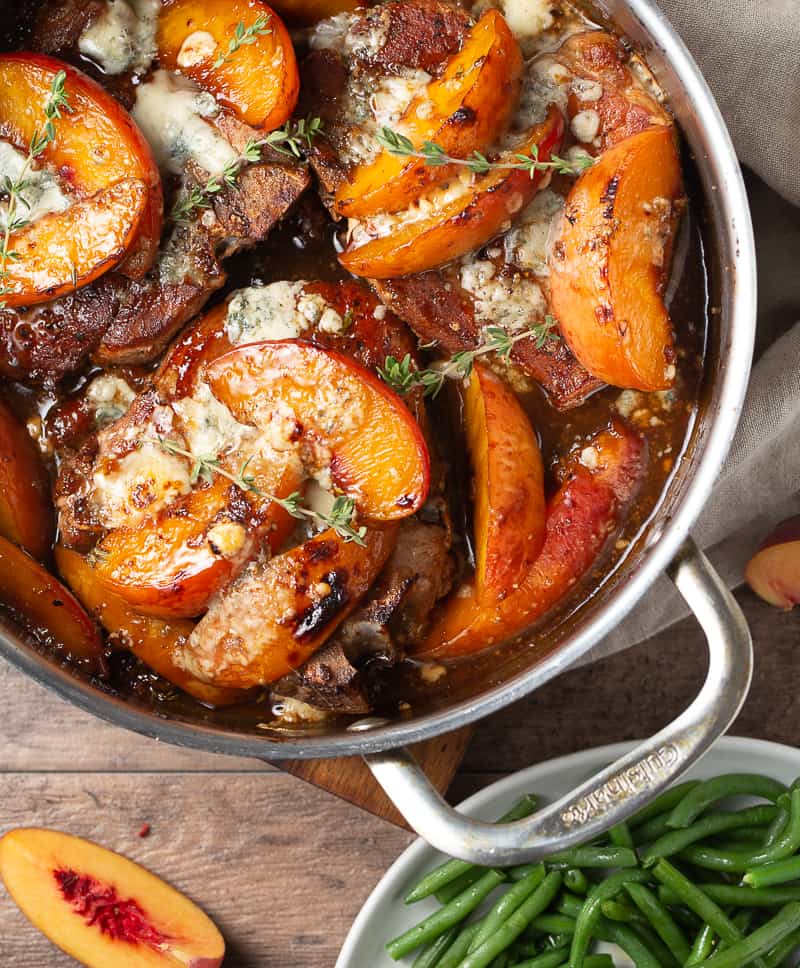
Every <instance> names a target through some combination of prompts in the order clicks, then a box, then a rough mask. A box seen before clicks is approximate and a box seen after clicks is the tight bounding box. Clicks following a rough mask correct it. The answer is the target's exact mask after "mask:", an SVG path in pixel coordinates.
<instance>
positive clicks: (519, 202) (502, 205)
mask: <svg viewBox="0 0 800 968" xmlns="http://www.w3.org/2000/svg"><path fill="white" fill-rule="evenodd" d="M563 135H564V116H563V115H562V114H561V112H560V111H559V110H558V109H557V108H555V107H551V108H550V111H549V112H548V115H547V119H546V120H545V121H544V122H543V123H542V124H540V125H538V126H537V127H536V128H535V129H534V130H533V131H532V132H531V133H530V135H529V136H528V137H526V138H525V139H524V141H523V142H522V143H520V145H519V146H518V148H517V149H516V150H515V151H514V152H507V153H504V154H503V155H501V156H500V158H499V159H498V160H499V161H501V162H502V161H503V159H504V158H507V159H508V160H510V161H512V162H513V161H514V160H515V159H514V158H513V157H512V155H513V154H516V153H517V151H518V152H519V153H524V154H530V153H531V151H532V150H534V149H536V150H537V151H538V157H539V159H540V160H541V161H547V160H549V158H550V156H551V155H552V154H553V153H554V152H556V151H558V149H559V147H560V145H561V139H562V137H563ZM542 177H543V176H542V173H541V172H540V171H537V172H535V173H534V174H533V175H532V176H531V175H530V174H528V172H526V171H522V170H519V169H501V170H496V169H493V170H491V171H489V172H487V173H486V174H484V175H471V174H470V173H467V177H464V178H463V183H462V184H463V187H462V188H461V190H458V188H459V183H458V182H456V183H455V186H454V185H453V184H450V185H448V184H447V183H445V185H443V186H441V187H440V188H437V189H435V190H434V191H432V192H431V193H430V194H429V195H428V196H426V197H425V198H424V199H422V200H421V202H420V203H417V204H416V205H414V206H411V207H410V208H409V209H407V210H406V211H405V212H399V213H397V214H396V215H394V216H378V217H377V218H376V219H374V220H373V221H370V220H369V219H367V220H366V221H364V222H356V223H354V226H355V227H354V228H353V230H352V232H351V237H350V241H349V243H348V245H347V248H346V249H345V250H344V252H342V253H341V255H340V256H339V262H340V263H341V264H342V265H343V266H344V268H345V269H347V270H348V271H349V272H352V273H353V274H354V275H357V276H366V277H367V278H371V279H390V278H392V277H394V276H405V275H410V274H412V273H416V272H425V271H426V270H427V269H434V268H436V267H437V266H440V265H444V264H445V263H447V262H451V261H452V260H453V259H457V258H459V257H460V256H462V255H465V254H466V253H467V252H471V251H473V250H474V249H479V248H480V247H481V246H482V245H484V244H485V243H486V242H488V241H489V240H490V239H492V238H493V237H494V236H495V235H497V234H499V233H500V232H503V231H505V230H506V229H507V228H508V227H509V226H510V224H511V220H512V219H513V218H514V216H515V215H517V213H518V212H520V211H521V210H522V209H523V208H524V207H525V206H526V205H527V204H528V202H529V201H530V200H531V199H532V198H533V196H534V195H535V194H536V192H537V191H538V189H539V186H540V184H541V181H542ZM423 205H424V207H423Z"/></svg>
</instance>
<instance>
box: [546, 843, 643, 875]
mask: <svg viewBox="0 0 800 968" xmlns="http://www.w3.org/2000/svg"><path fill="white" fill-rule="evenodd" d="M544 862H545V864H547V866H548V867H549V868H550V869H551V870H567V869H568V868H570V867H584V868H587V867H588V868H594V867H636V865H637V864H638V863H639V861H638V860H637V857H636V851H635V850H632V849H631V848H630V847H573V848H572V849H571V850H563V851H561V852H559V853H558V854H551V856H550V857H545V860H544Z"/></svg>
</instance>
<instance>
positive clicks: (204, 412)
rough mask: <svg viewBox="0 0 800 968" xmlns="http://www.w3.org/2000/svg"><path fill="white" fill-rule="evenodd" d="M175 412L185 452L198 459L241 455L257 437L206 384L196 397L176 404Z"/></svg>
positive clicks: (197, 392) (200, 388)
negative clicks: (246, 445)
mask: <svg viewBox="0 0 800 968" xmlns="http://www.w3.org/2000/svg"><path fill="white" fill-rule="evenodd" d="M172 409H173V410H174V411H175V413H176V414H177V415H178V417H179V418H180V427H181V432H182V435H183V437H184V438H185V440H186V444H187V446H186V449H187V450H188V451H190V452H191V453H192V454H195V455H196V456H198V457H220V456H222V455H224V454H227V453H234V452H238V451H240V450H242V448H243V445H244V444H245V442H248V441H252V440H253V439H254V438H255V436H256V431H255V430H254V428H252V427H248V426H246V425H245V424H240V423H239V422H238V421H237V420H236V419H235V418H234V416H233V414H232V413H231V412H230V410H228V408H227V407H226V406H225V405H224V404H223V403H220V402H219V400H217V398H216V397H215V396H214V395H213V394H212V392H211V389H210V387H209V386H208V384H207V383H206V382H205V381H201V382H200V384H199V385H198V387H197V389H196V390H195V392H194V394H193V396H191V397H184V398H183V399H181V400H178V401H176V402H175V403H173V404H172Z"/></svg>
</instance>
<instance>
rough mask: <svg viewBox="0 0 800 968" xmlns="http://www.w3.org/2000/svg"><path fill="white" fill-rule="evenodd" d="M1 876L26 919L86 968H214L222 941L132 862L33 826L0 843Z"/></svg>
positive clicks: (203, 918)
mask: <svg viewBox="0 0 800 968" xmlns="http://www.w3.org/2000/svg"><path fill="white" fill-rule="evenodd" d="M0 876H2V878H3V882H4V883H5V885H6V888H7V889H8V893H9V894H10V895H11V897H12V898H13V899H14V901H15V903H16V904H17V906H18V907H19V908H20V910H21V911H22V913H23V914H24V915H25V917H26V918H28V920H29V921H30V922H31V923H32V924H33V925H34V926H35V927H37V928H38V929H39V930H40V931H41V932H42V933H43V934H45V935H46V936H47V937H48V938H49V939H50V940H51V941H52V942H53V943H54V944H56V945H57V946H58V947H59V948H61V950H62V951H65V952H66V953H67V954H69V955H72V957H73V958H75V959H76V960H77V961H79V962H80V963H81V964H82V965H87V966H88V968H179V966H183V968H219V966H220V965H221V964H222V959H223V957H224V956H225V941H224V939H223V937H222V935H221V934H220V933H219V930H218V929H217V927H216V925H215V924H214V923H213V921H211V919H210V918H209V917H208V916H207V915H206V914H205V913H204V912H203V911H201V910H200V908H198V907H197V905H196V904H193V903H192V902H191V901H190V900H189V899H188V898H187V897H184V896H183V894H181V893H179V892H178V891H176V890H175V888H174V887H170V885H169V884H166V883H165V882H164V881H162V880H161V879H160V878H158V877H156V876H155V874H151V873H150V872H149V871H147V870H145V869H144V868H143V867H140V866H139V865H138V864H135V863H134V862H133V861H131V860H128V859H127V858H126V857H122V856H121V855H120V854H115V853H114V852H113V851H110V850H106V849H105V848H104V847H99V846H98V845H97V844H94V843H91V842H90V841H88V840H82V839H81V838H80V837H72V836H70V835H69V834H64V833H60V832H59V831H57V830H43V829H39V828H35V827H27V828H17V829H16V830H10V831H8V833H7V834H5V836H4V837H3V838H2V840H0Z"/></svg>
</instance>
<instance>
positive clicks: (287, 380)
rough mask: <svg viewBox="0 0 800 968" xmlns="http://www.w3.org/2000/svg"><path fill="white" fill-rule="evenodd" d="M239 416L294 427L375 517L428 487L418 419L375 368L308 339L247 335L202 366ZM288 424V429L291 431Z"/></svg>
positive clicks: (404, 513) (414, 500)
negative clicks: (246, 340)
mask: <svg viewBox="0 0 800 968" xmlns="http://www.w3.org/2000/svg"><path fill="white" fill-rule="evenodd" d="M206 376H207V379H208V383H209V386H210V387H211V391H212V393H213V394H214V395H215V396H216V397H217V399H219V400H220V402H221V403H224V404H225V405H226V406H227V407H228V409H229V410H230V411H231V412H232V413H233V415H234V416H235V417H236V419H237V420H239V421H240V422H242V423H248V424H251V425H253V426H256V427H258V428H259V429H260V430H262V431H264V432H267V433H273V434H274V433H276V432H277V433H278V434H286V433H287V432H291V435H292V437H293V439H294V440H295V441H297V442H298V444H299V445H300V447H301V451H302V450H305V452H306V454H305V456H306V459H307V461H310V462H311V463H312V464H316V465H318V466H319V467H320V468H325V467H329V468H330V475H331V480H332V482H333V484H334V485H335V487H337V488H338V489H339V490H341V491H342V492H344V493H345V494H347V495H348V496H349V497H352V498H353V499H354V500H355V502H356V504H357V506H358V510H359V512H360V513H361V514H363V515H364V516H365V517H367V518H372V519H375V520H383V521H388V520H395V519H398V518H405V517H408V516H409V515H411V514H414V512H415V511H417V510H419V508H420V507H421V506H422V504H423V502H424V501H425V498H426V497H427V494H428V487H429V483H430V458H429V455H428V449H427V447H426V445H425V440H424V438H423V436H422V431H421V430H420V428H419V424H418V423H417V421H416V420H415V419H414V418H413V416H412V415H411V413H410V412H409V411H408V409H407V408H406V406H405V405H404V403H403V401H402V400H401V399H400V397H399V396H397V394H396V393H394V392H392V391H391V390H390V389H389V388H388V387H387V386H386V384H384V383H383V382H382V381H381V380H379V379H378V377H377V376H376V375H375V374H374V373H372V372H370V371H369V370H367V369H366V368H365V367H363V366H361V365H360V364H358V363H355V362H353V361H352V360H350V359H348V358H347V357H345V356H343V355H342V354H340V353H338V352H336V351H334V350H328V349H323V348H322V347H317V346H313V345H312V344H310V343H304V342H300V341H297V342H295V341H291V340H284V341H278V342H273V343H250V344H248V345H246V346H240V347H237V349H234V350H231V352H230V353H226V354H225V355H224V356H222V357H220V358H219V359H218V360H215V362H214V363H212V364H211V365H210V366H209V367H208V368H207V370H206ZM287 428H289V430H287Z"/></svg>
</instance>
